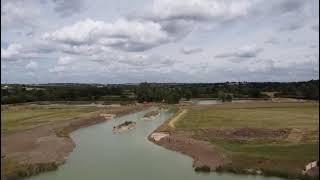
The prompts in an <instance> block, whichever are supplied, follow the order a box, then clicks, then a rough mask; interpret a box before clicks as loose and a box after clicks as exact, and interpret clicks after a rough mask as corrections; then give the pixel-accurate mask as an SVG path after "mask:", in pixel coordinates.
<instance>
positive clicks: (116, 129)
mask: <svg viewBox="0 0 320 180" xmlns="http://www.w3.org/2000/svg"><path fill="white" fill-rule="evenodd" d="M135 127H136V122H133V121H125V122H124V123H122V124H119V125H118V126H114V127H113V132H114V133H120V132H123V131H127V130H131V129H133V128H135Z"/></svg>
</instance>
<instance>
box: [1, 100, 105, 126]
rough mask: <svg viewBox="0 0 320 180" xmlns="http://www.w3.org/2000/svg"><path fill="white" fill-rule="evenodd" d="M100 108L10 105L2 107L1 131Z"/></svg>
mask: <svg viewBox="0 0 320 180" xmlns="http://www.w3.org/2000/svg"><path fill="white" fill-rule="evenodd" d="M97 110H99V108H97V107H93V106H91V107H89V106H88V107H86V106H72V105H59V106H46V105H42V106H36V105H24V106H9V107H6V108H2V109H1V131H2V132H8V131H16V130H23V129H28V128H32V127H34V126H39V125H44V124H47V123H50V122H57V121H63V120H68V119H72V118H75V117H79V116H83V115H86V114H87V113H90V112H94V111H97Z"/></svg>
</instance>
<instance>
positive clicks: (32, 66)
mask: <svg viewBox="0 0 320 180" xmlns="http://www.w3.org/2000/svg"><path fill="white" fill-rule="evenodd" d="M26 68H27V69H31V70H34V69H37V68H38V63H36V62H34V61H30V62H29V63H28V64H27V65H26Z"/></svg>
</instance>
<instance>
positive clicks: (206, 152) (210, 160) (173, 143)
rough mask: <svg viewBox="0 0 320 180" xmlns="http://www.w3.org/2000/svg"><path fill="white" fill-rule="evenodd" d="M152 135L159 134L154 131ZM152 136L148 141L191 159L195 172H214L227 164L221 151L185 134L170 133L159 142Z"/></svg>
mask: <svg viewBox="0 0 320 180" xmlns="http://www.w3.org/2000/svg"><path fill="white" fill-rule="evenodd" d="M153 133H161V132H160V131H157V130H156V131H154V132H153ZM153 133H152V134H153ZM152 134H151V135H149V136H148V139H149V141H151V142H153V143H155V144H157V145H160V146H162V147H164V148H166V149H169V150H173V151H176V152H180V153H182V154H185V155H187V156H190V157H192V158H193V165H192V166H193V167H194V168H195V170H204V171H215V170H216V168H218V167H220V166H222V165H224V164H226V163H228V162H229V160H228V159H227V157H226V156H225V155H224V154H223V151H222V149H220V148H219V147H217V146H214V145H212V144H210V143H209V142H206V141H201V140H196V139H193V138H191V137H190V135H188V134H186V133H183V132H174V133H173V132H170V133H168V134H169V135H167V136H165V137H163V138H161V139H159V140H155V139H154V138H152Z"/></svg>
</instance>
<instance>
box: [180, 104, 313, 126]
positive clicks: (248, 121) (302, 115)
mask: <svg viewBox="0 0 320 180" xmlns="http://www.w3.org/2000/svg"><path fill="white" fill-rule="evenodd" d="M318 114H319V104H318V103H247V104H244V103H241V104H222V105H214V106H209V107H208V106H206V107H194V108H191V109H190V110H189V111H188V113H187V114H184V116H183V118H181V120H179V121H178V122H177V123H176V124H175V126H176V128H178V129H183V130H192V129H200V128H243V127H252V128H267V127H268V128H281V127H283V128H307V129H314V128H317V127H318V124H319V117H318Z"/></svg>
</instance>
